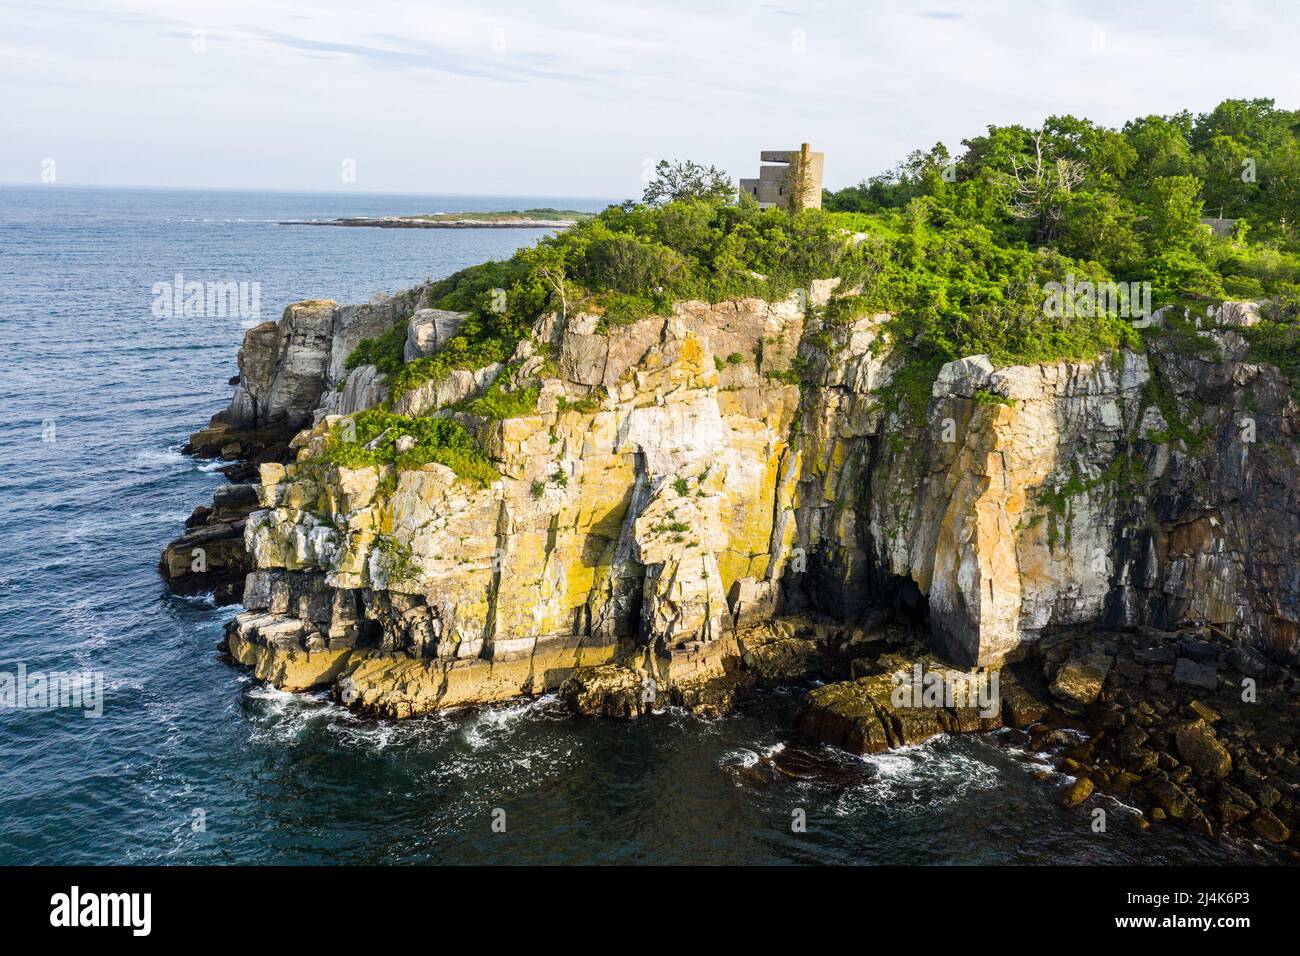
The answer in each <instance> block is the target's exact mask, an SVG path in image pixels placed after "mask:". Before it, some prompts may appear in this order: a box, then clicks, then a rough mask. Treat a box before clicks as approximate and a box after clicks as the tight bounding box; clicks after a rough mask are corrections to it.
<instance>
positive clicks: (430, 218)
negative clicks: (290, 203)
mask: <svg viewBox="0 0 1300 956" xmlns="http://www.w3.org/2000/svg"><path fill="white" fill-rule="evenodd" d="M590 217H591V213H583V212H578V211H577V210H569V209H564V210H556V209H528V210H524V211H523V212H513V211H512V212H452V213H434V214H431V215H426V216H346V217H342V218H339V219H286V220H281V221H280V222H278V223H277V225H281V226H367V227H371V228H376V229H567V228H568V227H570V226H576V225H577V224H578V223H579V222H581V221H582V220H583V219H588V218H590Z"/></svg>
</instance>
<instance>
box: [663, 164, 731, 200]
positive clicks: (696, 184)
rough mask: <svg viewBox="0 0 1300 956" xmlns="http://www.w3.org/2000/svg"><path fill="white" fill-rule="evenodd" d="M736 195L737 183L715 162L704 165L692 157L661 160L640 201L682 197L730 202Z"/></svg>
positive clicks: (680, 198)
mask: <svg viewBox="0 0 1300 956" xmlns="http://www.w3.org/2000/svg"><path fill="white" fill-rule="evenodd" d="M735 198H736V186H735V184H734V183H732V181H731V178H730V177H729V176H727V174H726V173H724V172H723V171H722V170H720V169H718V168H717V167H716V166H701V165H700V164H699V163H693V162H691V161H690V160H689V159H688V160H686V161H685V162H675V163H670V162H668V160H666V159H661V160H659V165H658V166H656V167H655V174H654V178H653V179H651V180H650V182H649V183H648V184H647V185H646V187H645V192H644V193H642V195H641V201H642V202H644V203H646V204H648V205H651V206H662V205H665V204H666V203H670V202H677V201H679V200H683V199H698V200H705V201H709V202H729V201H730V200H732V199H735Z"/></svg>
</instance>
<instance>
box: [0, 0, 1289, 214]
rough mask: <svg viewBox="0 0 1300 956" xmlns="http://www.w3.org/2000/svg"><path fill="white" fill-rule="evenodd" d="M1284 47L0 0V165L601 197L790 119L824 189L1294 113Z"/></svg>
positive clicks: (1025, 20)
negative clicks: (942, 158) (972, 161)
mask: <svg viewBox="0 0 1300 956" xmlns="http://www.w3.org/2000/svg"><path fill="white" fill-rule="evenodd" d="M1298 50H1300V14H1297V13H1296V10H1295V7H1294V5H1293V4H1291V5H1290V7H1289V8H1288V4H1287V3H1283V2H1257V3H1253V2H1241V3H1216V2H1195V0H1191V2H1181V3H1176V2H1141V0H1129V2H1110V0H1098V2H1075V0H1047V2H1019V0H987V2H976V0H967V2H957V0H933V2H919V3H904V2H845V3H832V2H811V3H798V2H782V0H772V2H758V3H750V2H718V3H710V2H707V0H694V2H680V0H654V2H645V3H616V2H595V0H589V2H585V3H579V2H571V0H547V2H545V3H522V2H519V3H514V2H496V0H478V2H472V3H471V2H465V3H460V2H426V3H414V2H411V3H386V2H356V0H351V2H346V3H345V2H334V0H326V2H320V3H311V4H306V3H302V4H299V3H281V2H277V0H257V2H245V0H233V2H223V3H214V2H190V0H178V2H171V3H167V2H160V0H141V2H113V3H110V2H84V3H83V2H78V0H53V2H48V3H47V2H22V0H19V2H7V0H0V89H3V90H4V96H3V97H0V182H11V183H14V182H30V183H38V182H40V181H41V170H42V163H43V162H44V161H45V160H48V159H52V160H54V164H55V165H54V168H55V170H56V175H57V182H59V183H67V184H92V185H109V184H115V185H141V186H143V185H152V186H174V187H228V188H267V189H310V190H340V189H354V190H358V191H367V192H370V191H375V192H436V193H494V194H495V193H509V194H531V195H555V196H601V197H621V196H633V195H638V194H639V192H640V189H641V182H642V175H643V170H644V169H645V167H646V165H647V163H648V162H652V161H654V160H657V159H658V158H660V157H667V158H692V159H695V160H698V161H701V162H705V163H714V164H717V165H719V166H721V167H723V168H724V169H726V170H728V171H729V172H730V173H731V174H732V176H733V177H737V178H738V177H740V176H748V175H754V169H755V167H756V166H757V163H758V151H759V150H760V149H764V148H786V147H790V146H793V145H797V144H798V143H800V142H805V141H806V142H810V143H812V144H813V147H814V148H815V149H820V150H823V151H824V152H825V153H826V180H827V184H828V185H830V186H842V185H848V184H850V183H853V182H857V181H859V180H860V179H862V178H863V177H865V176H867V175H870V174H873V173H875V172H878V171H880V170H882V169H884V168H887V167H889V166H892V165H893V164H894V163H895V162H897V161H898V160H899V159H901V158H902V157H903V156H904V155H906V153H907V152H909V151H910V150H911V149H913V148H915V147H917V146H925V147H928V146H930V145H933V144H934V143H935V142H938V141H943V142H945V143H947V144H948V145H949V146H950V147H953V148H957V147H959V144H960V141H961V139H962V138H963V137H966V136H970V135H973V134H976V133H979V132H981V131H982V130H983V128H984V127H985V126H986V125H988V124H989V123H1010V122H1021V123H1025V124H1028V125H1036V124H1037V123H1039V122H1041V120H1042V119H1043V118H1044V117H1046V116H1048V115H1051V114H1053V113H1074V114H1077V115H1083V116H1088V117H1090V118H1092V119H1095V120H1098V121H1101V122H1105V123H1108V124H1112V125H1119V124H1121V123H1122V122H1123V121H1124V120H1125V119H1127V118H1130V117H1132V116H1135V115H1143V114H1146V113H1165V112H1172V111H1175V110H1178V109H1183V108H1189V109H1192V110H1193V111H1203V110H1207V109H1209V108H1210V107H1212V106H1213V105H1214V104H1215V103H1217V102H1218V101H1219V100H1222V99H1224V98H1227V97H1237V96H1268V97H1273V98H1275V99H1276V100H1277V101H1278V102H1279V104H1280V105H1283V106H1287V107H1289V108H1296V107H1298V106H1300V68H1298V67H1297V60H1296V57H1297V51H1298ZM345 160H352V161H353V167H352V168H354V169H355V180H354V181H350V182H345V181H344V180H343V164H344V161H345Z"/></svg>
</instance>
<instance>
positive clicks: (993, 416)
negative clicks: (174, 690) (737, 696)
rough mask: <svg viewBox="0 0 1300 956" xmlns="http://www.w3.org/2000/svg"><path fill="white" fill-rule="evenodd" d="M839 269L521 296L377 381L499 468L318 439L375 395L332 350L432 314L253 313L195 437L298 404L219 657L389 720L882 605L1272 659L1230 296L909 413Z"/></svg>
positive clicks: (1275, 521) (785, 667) (1295, 499)
mask: <svg viewBox="0 0 1300 956" xmlns="http://www.w3.org/2000/svg"><path fill="white" fill-rule="evenodd" d="M835 285H836V282H835V281H834V280H831V281H827V282H823V283H814V285H813V288H812V289H810V290H807V292H806V293H805V294H804V295H802V296H791V297H790V298H789V299H787V300H784V301H779V302H773V303H768V302H764V301H762V300H758V299H747V300H742V301H735V302H724V303H719V304H715V305H709V304H705V303H700V302H685V303H679V304H678V305H677V306H676V307H675V309H674V312H673V314H672V316H671V317H668V318H662V317H659V318H650V319H645V320H642V321H639V322H636V323H634V324H631V325H627V326H622V327H618V328H614V329H609V330H605V329H603V328H602V327H601V324H600V320H599V318H598V317H597V316H594V315H588V314H573V315H568V316H567V317H565V316H556V315H548V316H545V317H543V319H542V320H540V321H539V322H538V323H537V325H536V326H535V327H534V329H533V334H532V335H531V337H529V338H527V339H525V340H524V341H523V342H521V343H520V345H519V347H518V350H517V351H516V353H515V355H514V356H513V358H512V360H511V361H510V362H509V363H507V364H506V365H505V366H504V367H501V366H492V367H489V368H485V369H480V370H474V371H466V372H457V373H452V375H451V376H448V377H446V378H444V379H442V380H440V381H436V382H431V383H429V384H428V385H426V386H423V387H421V388H418V389H414V390H412V391H408V392H407V393H406V394H404V395H402V396H400V397H399V398H398V399H397V401H396V403H395V405H394V410H395V411H398V412H402V413H406V414H422V415H449V416H454V417H455V418H456V419H457V420H458V421H460V422H461V423H462V424H463V425H465V427H466V428H467V429H468V430H469V431H470V432H471V433H472V434H473V435H474V436H475V438H476V440H477V442H478V444H479V446H480V447H482V448H483V449H485V450H486V452H487V454H488V456H489V458H490V459H491V461H492V463H493V465H494V467H495V468H496V470H497V471H498V472H499V473H500V475H501V477H500V479H499V480H496V481H494V482H492V483H491V484H489V485H488V486H486V487H480V486H479V485H478V484H476V483H474V482H471V481H468V480H465V479H463V478H459V477H457V475H456V473H455V472H453V471H452V469H451V468H448V467H446V466H443V465H440V464H428V465H424V466H422V467H420V468H418V469H413V470H405V471H401V472H400V473H395V472H394V470H393V468H392V467H391V466H381V467H366V468H355V469H350V468H344V467H335V466H332V465H326V464H324V463H323V461H322V460H321V458H320V453H321V450H322V448H323V444H324V442H325V440H326V435H327V434H328V432H329V430H330V428H331V427H336V426H338V425H339V424H340V421H341V419H340V418H338V417H337V416H339V415H344V414H351V413H353V412H356V411H358V410H360V409H362V408H365V407H368V406H369V405H372V404H374V403H376V402H379V401H381V400H383V399H384V398H385V397H386V395H387V392H386V389H385V387H384V385H383V383H382V382H381V381H380V377H379V376H378V375H377V373H376V371H375V369H374V368H373V367H370V366H362V367H360V368H356V369H353V370H352V371H351V372H350V373H349V372H347V371H346V369H345V367H344V361H345V359H346V357H347V355H348V354H349V353H350V352H351V351H352V349H353V348H354V347H355V346H356V343H357V342H358V341H359V340H360V338H361V337H363V336H374V335H377V334H378V333H380V332H382V331H384V330H385V329H387V328H389V327H391V326H392V325H393V324H394V323H396V322H399V321H404V320H406V319H407V318H409V317H411V316H412V315H414V316H415V319H414V320H413V321H412V322H411V326H410V334H409V336H408V341H407V356H408V358H410V357H415V356H418V355H424V354H430V353H431V352H434V351H436V350H437V348H439V347H440V343H441V342H444V341H445V340H446V338H447V337H448V336H449V335H451V334H454V330H455V327H456V324H457V321H458V319H457V316H456V315H455V314H454V313H434V312H433V310H428V309H424V310H421V306H423V305H425V303H423V302H422V301H421V293H420V291H419V290H416V291H413V292H410V293H405V294H402V295H401V296H398V297H395V298H394V299H390V300H388V301H387V302H384V303H377V304H375V305H371V306H363V307H360V308H346V307H339V306H336V305H334V304H333V303H302V304H299V305H296V306H291V307H290V308H289V309H288V310H286V312H285V315H284V318H282V319H281V320H280V322H279V323H276V324H274V325H271V324H269V323H268V324H267V325H263V326H259V327H258V328H256V329H253V330H251V331H250V332H249V333H248V336H247V337H246V340H245V344H244V348H243V349H242V350H241V353H240V371H241V378H240V383H239V386H238V388H237V391H236V395H235V398H234V400H233V401H232V403H231V407H230V409H229V410H228V411H227V412H225V413H223V414H222V415H219V416H217V418H216V419H214V425H213V429H215V430H216V432H217V433H218V435H219V438H218V439H217V440H222V438H224V439H230V438H232V436H237V435H238V433H240V432H241V431H248V430H256V429H266V428H272V429H274V428H278V429H281V430H282V431H293V430H295V429H299V428H301V429H302V431H301V432H300V433H298V434H297V436H296V437H295V438H294V439H293V442H292V454H290V455H288V456H280V458H281V460H270V461H263V462H262V463H261V465H260V469H259V475H258V478H259V481H258V482H257V483H256V484H257V488H256V494H257V497H258V507H257V510H255V511H253V512H252V513H251V514H250V515H249V517H248V519H247V521H246V522H245V524H244V525H243V535H244V542H245V545H246V549H247V553H248V555H249V556H250V566H251V567H252V569H253V570H252V573H251V574H250V575H249V577H248V580H247V584H246V587H245V591H244V597H243V603H244V606H245V607H246V609H247V610H246V611H245V612H244V613H242V614H240V615H239V616H238V617H237V618H236V619H235V621H234V622H233V623H232V626H231V628H230V630H229V647H230V651H231V654H232V655H233V656H234V657H235V658H236V659H238V660H240V661H242V662H244V663H247V664H251V665H253V666H254V667H255V669H256V671H257V673H258V674H259V676H262V677H265V678H267V679H270V680H272V681H273V682H275V683H276V684H277V685H278V686H282V687H285V688H288V689H300V688H306V687H311V686H322V685H326V686H332V687H333V688H334V691H335V693H336V695H337V696H338V698H339V699H340V700H342V701H343V702H345V703H347V704H349V705H351V706H354V707H356V708H358V709H362V710H367V711H372V712H377V713H382V714H388V715H393V716H407V715H411V714H417V713H422V712H426V711H428V710H431V709H435V708H438V707H446V706H452V705H456V704H463V703H470V702H478V701H491V700H498V699H503V698H508V697H512V696H516V695H519V694H533V693H539V692H542V691H544V690H551V689H557V688H559V687H561V685H562V684H564V683H565V681H566V680H569V685H568V686H567V687H566V690H565V694H566V696H568V697H571V698H573V699H581V700H584V701H589V702H592V703H590V706H589V707H588V708H587V709H606V710H608V709H609V707H610V706H611V705H610V704H609V701H611V700H613V701H615V705H613V706H614V709H615V710H618V711H619V712H636V711H637V710H638V707H639V704H640V703H641V702H643V701H642V698H641V697H639V696H638V693H637V688H638V687H639V686H641V684H642V682H644V684H645V685H646V686H647V687H649V688H650V690H649V691H648V693H649V695H650V697H649V698H647V699H652V698H653V695H654V693H659V692H665V691H666V692H667V693H668V694H669V695H670V696H671V697H672V698H673V699H675V700H678V701H680V702H685V703H687V704H689V705H692V706H701V707H705V708H707V707H709V706H713V705H715V704H717V703H718V702H717V700H716V699H715V698H713V697H710V694H709V692H708V691H707V690H706V688H709V687H716V686H717V685H718V682H719V681H720V680H722V679H723V678H726V677H728V676H730V677H734V676H735V674H736V673H738V672H751V673H754V674H757V675H758V676H760V677H761V676H783V675H784V676H789V675H791V674H796V673H800V672H802V671H803V670H806V669H808V667H810V666H811V664H810V662H811V661H814V660H817V659H820V658H821V657H822V656H824V655H825V654H826V653H827V651H828V648H829V647H830V646H831V645H836V644H837V642H839V643H841V644H842V643H843V642H845V641H847V642H852V641H853V640H855V639H856V638H855V637H854V632H853V626H854V625H856V624H858V623H860V622H862V621H863V620H864V619H866V617H867V616H868V614H869V613H870V612H871V611H872V610H873V609H877V608H881V607H897V608H903V609H905V610H907V611H909V612H910V613H911V614H913V615H914V616H915V617H916V618H917V619H918V620H921V621H925V620H927V619H928V628H929V634H930V639H931V644H932V647H933V648H934V650H935V651H936V652H937V653H939V654H940V655H941V656H943V657H944V658H946V659H948V660H950V661H952V662H954V663H956V664H958V665H963V666H971V665H976V666H981V667H993V666H997V665H999V664H1000V663H1001V662H1002V661H1003V660H1005V659H1007V658H1008V657H1010V658H1012V659H1014V658H1016V657H1017V656H1019V655H1021V654H1023V653H1024V651H1025V649H1026V648H1027V647H1028V646H1031V645H1033V644H1034V642H1036V641H1038V640H1039V639H1040V637H1042V636H1043V635H1044V634H1045V633H1048V632H1050V631H1051V630H1052V629H1054V628H1060V627H1065V626H1070V625H1078V624H1086V623H1103V624H1106V625H1108V626H1111V627H1130V628H1131V627H1135V626H1138V625H1151V626H1154V627H1157V628H1161V629H1166V630H1173V629H1176V628H1179V627H1183V626H1191V625H1209V626H1211V627H1212V628H1213V629H1217V630H1218V631H1220V632H1222V635H1223V636H1224V637H1226V638H1231V639H1233V640H1237V641H1240V642H1244V643H1248V644H1253V645H1257V646H1260V647H1264V648H1267V649H1269V650H1271V651H1272V652H1274V653H1275V654H1276V655H1277V656H1281V657H1292V658H1294V656H1295V655H1296V652H1297V649H1298V648H1300V631H1298V630H1297V627H1298V624H1297V622H1298V621H1300V571H1297V568H1298V567H1300V561H1297V557H1300V555H1298V554H1297V552H1298V551H1300V480H1298V479H1300V444H1297V437H1298V435H1300V409H1298V408H1297V406H1296V403H1295V402H1294V400H1293V399H1292V395H1291V390H1290V386H1289V383H1287V382H1286V381H1285V380H1283V379H1282V378H1280V376H1279V375H1278V374H1277V372H1276V371H1275V370H1273V369H1271V368H1269V367H1260V366H1256V365H1251V364H1249V363H1247V362H1246V361H1245V358H1244V357H1245V355H1246V343H1245V340H1244V339H1243V338H1242V336H1241V334H1240V332H1239V331H1238V330H1237V329H1235V328H1234V327H1233V323H1238V324H1240V323H1244V322H1248V321H1250V318H1251V312H1250V310H1248V309H1231V308H1230V309H1225V310H1223V312H1222V314H1221V315H1220V316H1219V321H1220V323H1222V324H1221V325H1220V326H1218V327H1216V328H1215V329H1214V330H1212V331H1208V332H1206V333H1203V334H1201V335H1199V336H1196V337H1195V338H1196V341H1194V342H1192V343H1190V344H1189V343H1187V342H1185V341H1182V340H1178V341H1175V340H1174V339H1173V338H1169V339H1167V340H1166V339H1163V338H1160V337H1156V338H1154V339H1153V345H1152V347H1151V349H1150V351H1149V352H1148V353H1147V354H1138V353H1132V352H1122V353H1118V354H1115V355H1112V356H1108V357H1103V358H1099V359H1097V360H1094V361H1090V362H1077V363H1059V364H1056V365H1046V366H1018V367H1010V368H995V367H994V366H993V365H992V364H991V363H990V362H989V361H988V360H987V358H985V357H982V356H973V357H970V358H967V359H963V360H961V361H959V362H954V363H950V364H949V365H948V366H945V367H944V368H943V369H942V371H941V373H940V375H939V378H938V380H937V381H936V383H935V385H934V388H933V392H932V395H931V398H930V401H929V403H928V407H927V408H925V409H924V412H923V413H922V412H921V411H920V410H919V409H916V408H914V407H913V408H903V409H901V410H899V411H889V412H887V411H886V410H885V409H884V408H883V406H882V403H881V399H880V393H879V390H880V389H881V388H882V386H885V385H887V384H888V383H889V381H890V379H891V376H892V375H893V374H894V371H895V368H894V366H895V362H896V359H895V357H894V356H895V353H894V352H893V351H892V350H891V343H890V342H889V341H888V337H887V335H886V333H885V331H884V330H885V326H886V323H885V320H886V319H887V316H880V315H864V316H860V317H857V318H856V319H852V320H848V321H844V320H839V321H835V322H833V323H832V322H831V321H830V320H828V319H826V318H825V314H826V310H825V309H824V308H823V306H825V304H826V303H827V301H828V300H829V299H830V298H831V297H832V296H833V295H834V291H835ZM805 306H806V307H805ZM493 381H497V383H498V385H502V384H505V385H507V386H510V385H513V386H522V385H524V384H526V383H530V382H532V383H536V384H537V386H538V388H539V398H538V401H537V404H536V409H535V410H532V411H529V412H528V413H527V414H523V415H517V416H515V417H510V418H506V419H505V420H494V419H489V418H484V417H479V416H475V415H473V414H470V413H469V412H468V411H466V410H465V408H464V406H463V404H461V405H458V404H457V403H462V402H463V401H464V399H466V398H469V397H472V396H474V395H476V394H479V393H481V392H482V391H483V389H484V388H486V387H487V386H488V385H489V384H490V383H492V382H493ZM453 406H456V407H453ZM200 434H203V433H200ZM197 437H198V436H196V438H197ZM927 615H928V618H927ZM785 619H788V620H796V619H797V620H800V621H810V620H817V621H831V622H840V623H842V624H843V625H845V628H846V630H845V631H844V632H843V633H840V632H836V633H835V634H828V633H826V632H817V633H811V632H809V631H808V629H807V628H806V627H803V626H802V625H801V627H797V628H793V629H791V628H787V629H785V630H781V629H780V628H777V629H774V628H773V625H772V622H773V621H774V620H785ZM711 702H712V703H711Z"/></svg>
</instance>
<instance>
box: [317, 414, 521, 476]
mask: <svg viewBox="0 0 1300 956" xmlns="http://www.w3.org/2000/svg"><path fill="white" fill-rule="evenodd" d="M351 424H352V426H353V427H352V431H353V434H351V435H349V434H347V433H345V432H344V431H343V429H340V428H338V427H336V428H334V429H332V430H331V432H330V434H329V436H328V437H327V439H326V441H325V451H324V454H323V456H322V459H323V461H324V462H325V463H327V464H331V465H336V466H340V467H344V468H363V467H366V466H378V465H392V466H394V468H395V469H396V470H397V471H406V470H412V469H416V468H419V467H420V466H421V465H425V464H428V463H430V462H437V463H438V464H440V465H446V466H447V467H448V468H450V469H451V470H452V471H454V472H455V473H456V474H457V475H459V476H460V477H462V478H467V479H469V480H470V481H474V482H477V483H478V484H480V485H488V484H491V483H492V482H493V481H496V480H497V479H498V478H499V477H501V476H500V475H499V474H498V473H497V471H496V469H494V468H493V467H492V465H491V464H490V463H489V462H488V460H487V458H486V457H485V456H484V455H483V453H482V452H481V451H480V450H479V449H478V447H477V446H476V445H475V443H474V439H473V438H471V437H470V435H469V433H468V432H466V431H465V429H463V428H462V427H461V426H460V425H458V424H457V423H456V422H454V421H452V420H451V419H449V418H408V417H407V416H405V415H394V414H393V413H392V412H390V411H387V410H386V409H383V408H370V409H367V410H366V411H364V412H361V413H360V414H358V415H357V416H356V417H355V418H353V419H352V420H351ZM403 436H410V437H411V438H414V439H415V445H414V447H412V448H409V449H408V450H406V451H403V452H399V451H398V450H397V441H398V439H400V438H402V437H403ZM371 446H373V447H371Z"/></svg>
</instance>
